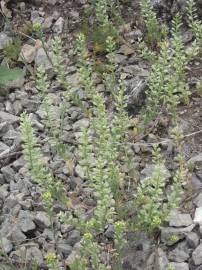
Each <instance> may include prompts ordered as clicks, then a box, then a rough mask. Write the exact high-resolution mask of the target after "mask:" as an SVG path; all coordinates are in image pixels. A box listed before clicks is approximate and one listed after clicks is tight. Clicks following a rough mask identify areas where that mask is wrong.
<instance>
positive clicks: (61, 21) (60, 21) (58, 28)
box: [53, 17, 64, 34]
mask: <svg viewBox="0 0 202 270" xmlns="http://www.w3.org/2000/svg"><path fill="white" fill-rule="evenodd" d="M63 27H64V19H63V18H62V17H60V18H58V19H57V21H56V22H55V24H54V25H53V31H54V32H55V33H57V34H61V33H62V32H63Z"/></svg>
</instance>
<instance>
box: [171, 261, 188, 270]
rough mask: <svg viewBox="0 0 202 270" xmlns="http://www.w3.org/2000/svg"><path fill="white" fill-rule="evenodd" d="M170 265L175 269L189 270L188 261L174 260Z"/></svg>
mask: <svg viewBox="0 0 202 270" xmlns="http://www.w3.org/2000/svg"><path fill="white" fill-rule="evenodd" d="M169 265H170V266H172V267H173V268H174V269H173V270H189V265H188V263H184V262H182V263H177V262H172V263H170V264H169Z"/></svg>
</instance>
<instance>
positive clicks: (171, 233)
mask: <svg viewBox="0 0 202 270" xmlns="http://www.w3.org/2000/svg"><path fill="white" fill-rule="evenodd" d="M194 227H195V224H192V225H190V226H188V227H185V228H172V227H167V228H166V227H164V228H162V229H161V240H162V242H163V243H165V244H167V245H169V246H172V245H174V244H175V243H177V242H178V241H179V240H181V239H184V238H185V236H186V233H188V232H191V231H192V230H193V229H194Z"/></svg>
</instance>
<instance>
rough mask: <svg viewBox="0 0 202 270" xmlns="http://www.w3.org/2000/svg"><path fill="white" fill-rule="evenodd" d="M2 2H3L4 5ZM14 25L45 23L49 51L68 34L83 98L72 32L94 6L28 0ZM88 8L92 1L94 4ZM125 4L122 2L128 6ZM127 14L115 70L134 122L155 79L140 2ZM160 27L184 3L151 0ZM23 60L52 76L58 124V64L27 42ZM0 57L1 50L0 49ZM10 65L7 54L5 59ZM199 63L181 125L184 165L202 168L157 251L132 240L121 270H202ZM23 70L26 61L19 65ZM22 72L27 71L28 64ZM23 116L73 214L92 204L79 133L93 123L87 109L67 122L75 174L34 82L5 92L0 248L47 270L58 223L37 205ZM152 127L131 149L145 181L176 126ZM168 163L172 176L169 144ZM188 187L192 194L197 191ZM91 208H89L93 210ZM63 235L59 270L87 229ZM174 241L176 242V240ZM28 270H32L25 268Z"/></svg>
mask: <svg viewBox="0 0 202 270" xmlns="http://www.w3.org/2000/svg"><path fill="white" fill-rule="evenodd" d="M3 2H4V1H1V3H3ZM5 2H8V3H7V8H8V12H10V16H11V21H12V22H13V24H15V25H16V26H18V27H20V26H21V25H22V23H23V22H25V21H31V22H33V23H35V22H40V23H41V24H42V26H43V31H44V33H45V36H46V40H47V44H48V43H49V40H50V38H51V37H53V36H54V35H61V36H62V37H63V40H64V44H65V51H66V52H67V54H66V55H65V56H64V58H65V59H64V60H65V62H66V63H67V72H68V75H67V77H68V80H69V82H70V83H71V84H72V85H74V89H72V91H75V92H77V93H78V95H79V97H80V98H81V99H83V100H85V93H84V91H83V89H82V87H81V86H80V83H79V74H78V71H77V67H76V59H75V55H74V50H73V41H74V40H75V34H76V33H77V32H78V31H79V29H80V25H81V20H82V14H83V11H84V9H85V8H86V7H87V6H88V4H89V3H88V1H87V0H72V1H71V0H66V1H62V0H46V1H45V0H43V1H41V0H32V1H31V0H30V1H24V2H22V1H8V0H7V1H5ZM89 2H90V1H89ZM122 2H125V1H122ZM126 2H127V3H126V4H125V6H124V8H123V7H122V13H123V17H124V20H125V22H126V24H127V29H128V30H127V32H126V33H125V39H126V40H127V41H128V44H129V45H130V46H129V45H126V44H120V46H119V48H118V50H117V52H116V62H117V64H118V70H119V72H121V74H122V76H124V78H125V79H126V82H127V91H128V111H129V113H130V115H131V117H132V118H135V117H136V115H137V113H138V111H139V110H140V108H141V106H142V105H143V104H144V91H145V89H146V85H147V79H148V76H149V66H148V64H147V63H146V62H144V61H143V60H142V59H141V58H140V57H139V56H138V52H137V47H136V41H137V40H138V38H139V37H140V36H142V29H141V28H139V27H138V25H137V24H136V21H135V20H136V18H137V17H138V16H139V15H138V14H139V13H138V12H139V11H138V8H137V7H138V1H126ZM152 3H153V5H154V7H155V9H156V11H157V13H158V15H159V17H160V19H161V20H168V21H169V20H170V19H171V18H172V16H173V14H174V13H175V12H176V11H178V10H180V11H181V12H182V13H184V12H185V3H186V0H176V1H175V0H174V1H171V0H170V1H166V0H152ZM198 5H199V13H200V14H201V16H202V1H200V0H199V1H198ZM0 26H1V28H0V50H1V51H2V48H3V47H4V45H5V44H6V43H7V41H8V40H10V39H12V32H11V29H10V27H9V24H8V23H6V22H5V21H4V20H3V18H2V17H1V18H0ZM184 39H185V41H186V42H187V45H189V42H190V41H191V40H192V36H191V35H190V32H189V31H187V30H186V28H185V29H184ZM22 50H23V54H24V56H25V58H26V61H27V63H28V65H27V67H26V68H28V69H29V72H28V73H27V74H30V72H31V73H32V72H33V71H34V70H35V69H36V67H38V66H40V65H43V66H44V67H45V68H46V70H47V72H48V74H49V76H50V78H52V81H51V88H50V93H49V94H48V95H49V97H50V99H51V101H52V110H53V111H54V114H55V119H58V117H59V107H60V104H61V97H62V94H63V90H62V89H60V88H59V87H58V85H57V84H56V82H55V81H54V77H53V70H52V67H51V65H50V63H49V61H48V59H47V56H46V54H45V52H44V50H43V48H42V47H41V46H40V45H39V44H38V43H37V42H36V41H35V40H32V39H29V38H27V39H26V38H25V39H24V43H23V47H22ZM1 51H0V52H1ZM0 57H1V58H0V60H1V62H2V64H3V62H4V59H3V54H1V56H0ZM201 64H202V61H201V56H199V59H197V61H194V62H193V63H192V64H191V66H190V70H189V71H188V72H189V83H190V86H191V90H192V95H191V101H190V103H189V105H187V106H185V105H183V104H181V105H180V106H179V108H178V114H179V116H180V117H179V125H180V126H181V128H182V129H183V131H184V134H185V145H184V153H185V155H186V158H187V160H192V161H193V162H195V164H196V166H195V169H194V172H193V175H192V176H191V177H190V179H188V181H187V182H188V185H189V186H188V187H187V186H185V196H184V198H183V203H182V207H181V209H179V210H177V211H174V213H173V216H172V218H171V219H170V221H169V223H168V224H167V225H166V226H165V227H163V228H162V230H161V234H160V235H159V236H157V238H158V241H157V242H158V244H157V243H156V242H155V243H154V242H153V241H152V240H151V238H150V237H149V236H148V235H147V234H146V233H127V235H126V238H127V240H128V242H127V246H126V248H125V252H124V263H123V269H125V270H144V269H148V270H149V269H150V270H152V269H154V270H166V269H167V267H168V265H169V264H170V265H172V266H173V267H174V269H176V270H202V132H201V130H202V111H201V106H202V99H201V97H200V96H199V95H198V94H197V93H196V83H197V82H198V81H200V80H201V79H202V71H201V67H202V66H201ZM18 65H19V66H22V63H18ZM24 68H25V67H24ZM96 89H97V91H103V89H104V85H103V84H102V82H100V81H99V80H98V81H97V85H96ZM23 111H26V112H27V113H28V114H29V117H30V121H31V122H32V123H33V126H34V128H35V130H36V134H37V136H38V137H39V138H40V143H41V148H42V151H43V153H44V159H45V160H46V162H47V163H48V164H49V166H50V168H51V169H52V171H53V172H54V175H55V176H57V177H58V178H59V179H61V180H62V181H63V182H64V183H65V186H66V189H67V194H68V196H70V197H72V198H74V200H75V207H76V205H77V204H78V203H82V204H83V205H84V206H85V207H87V209H92V208H93V206H94V202H93V199H92V198H91V196H90V190H89V189H87V188H86V187H85V183H84V179H83V171H82V168H81V166H80V165H79V161H78V160H76V152H75V149H76V147H75V141H76V138H77V137H78V136H79V132H80V128H81V127H82V126H88V124H89V123H88V119H86V118H85V117H84V115H83V114H82V112H81V109H80V108H77V107H75V106H70V107H69V109H68V112H67V114H66V117H65V125H66V126H65V133H64V142H65V143H68V144H70V145H71V147H70V153H71V155H72V156H73V157H74V160H75V164H74V168H73V173H72V172H71V171H70V170H69V169H68V168H67V166H66V165H65V164H64V162H63V160H61V159H60V157H59V156H58V155H57V154H56V153H55V152H54V151H53V150H52V149H51V147H50V145H49V143H48V137H47V135H46V133H45V129H44V123H43V112H42V109H41V101H40V98H39V96H38V93H37V90H36V88H35V85H34V81H33V78H32V77H31V76H30V75H28V76H26V78H25V79H20V80H17V81H14V82H13V83H12V84H9V85H7V86H6V87H4V88H3V89H1V90H0V239H1V241H0V247H1V249H2V250H4V252H5V253H6V254H7V256H8V257H9V258H10V259H11V260H12V261H13V262H15V265H16V267H17V269H21V268H20V265H21V264H22V262H24V261H25V260H26V262H27V265H29V263H30V262H31V261H32V260H33V258H35V260H36V262H37V263H38V264H39V265H40V269H48V268H47V266H46V262H45V259H44V254H46V252H47V251H50V250H52V249H53V248H54V236H53V233H52V231H51V229H50V226H51V223H50V219H49V217H48V215H47V214H46V212H45V210H44V208H43V205H42V203H41V201H40V199H39V198H40V194H41V191H40V188H39V187H38V186H37V185H36V183H35V182H34V181H33V180H32V179H31V177H30V175H29V173H28V172H27V169H26V166H25V161H24V159H23V157H22V148H21V142H22V141H21V134H20V128H19V116H20V114H21V113H22V112H23ZM164 120H165V121H163V123H162V124H161V125H159V126H158V127H156V129H154V130H152V132H151V133H150V134H149V135H148V136H146V137H145V138H144V139H142V140H141V141H138V142H135V143H134V144H133V151H134V153H135V163H134V168H136V169H138V171H139V178H140V179H142V178H144V177H145V176H147V175H150V174H151V171H152V164H151V143H154V142H159V141H162V140H164V138H166V136H167V132H168V129H169V120H168V119H167V118H165V119H164ZM162 148H163V151H164V154H165V156H166V157H167V159H168V160H170V162H168V163H169V164H168V168H169V169H170V171H171V172H172V171H173V170H174V168H173V167H172V166H173V162H172V157H173V145H172V142H170V141H167V142H166V143H164V144H163V145H162ZM190 188H191V189H192V192H191V193H190ZM66 210H67V209H65V208H64V206H63V205H59V204H58V205H55V211H56V213H58V212H59V211H66ZM89 211H90V210H89ZM55 226H56V228H57V232H56V236H57V238H58V240H57V251H58V253H59V254H58V255H59V256H60V258H61V269H68V266H67V267H66V268H65V267H64V265H68V262H69V260H71V259H72V257H74V256H75V254H76V252H77V250H78V247H79V241H80V240H81V235H80V232H79V231H77V230H75V228H73V227H72V226H68V225H64V224H62V223H60V222H59V220H55ZM173 235H175V236H176V237H175V238H174V239H172V241H171V236H173ZM105 237H106V239H105V241H106V243H108V242H109V243H110V240H111V238H113V227H112V226H109V227H108V228H106V232H105ZM7 261H8V258H7V259H5V256H3V255H2V257H0V270H10V269H12V268H11V267H10V266H9V264H8V263H7ZM28 269H31V268H29V266H28Z"/></svg>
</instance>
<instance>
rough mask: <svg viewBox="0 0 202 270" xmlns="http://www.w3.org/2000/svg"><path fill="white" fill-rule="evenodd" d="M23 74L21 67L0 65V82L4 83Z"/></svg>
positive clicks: (21, 76)
mask: <svg viewBox="0 0 202 270" xmlns="http://www.w3.org/2000/svg"><path fill="white" fill-rule="evenodd" d="M23 76H24V72H23V70H22V69H19V68H14V69H9V68H7V67H0V84H5V83H7V82H8V81H14V80H17V79H20V78H23Z"/></svg>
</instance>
